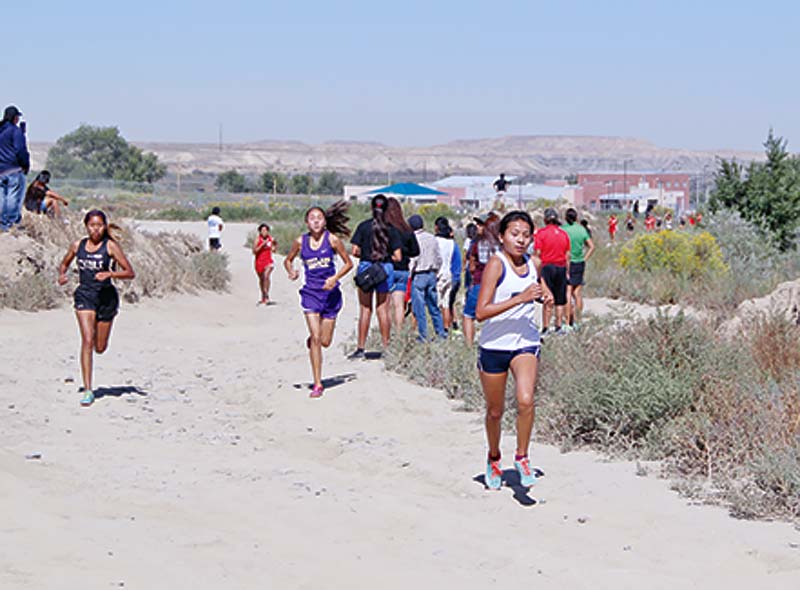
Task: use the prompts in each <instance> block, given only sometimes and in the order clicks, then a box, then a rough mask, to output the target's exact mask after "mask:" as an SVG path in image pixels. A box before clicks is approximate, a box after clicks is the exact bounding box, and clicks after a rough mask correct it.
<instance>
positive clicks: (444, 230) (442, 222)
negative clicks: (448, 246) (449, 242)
mask: <svg viewBox="0 0 800 590" xmlns="http://www.w3.org/2000/svg"><path fill="white" fill-rule="evenodd" d="M433 223H434V225H435V226H436V235H437V236H438V237H440V238H450V239H453V228H452V227H450V222H449V221H448V220H447V217H437V218H436V221H434V222H433Z"/></svg>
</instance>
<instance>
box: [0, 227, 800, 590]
mask: <svg viewBox="0 0 800 590" xmlns="http://www.w3.org/2000/svg"><path fill="white" fill-rule="evenodd" d="M178 225H179V224H155V223H151V224H148V226H149V227H156V226H158V227H162V228H170V227H177V226H178ZM180 227H181V228H183V229H187V230H191V231H195V232H198V233H201V234H202V232H203V225H202V224H180ZM250 229H251V227H250V226H244V225H235V224H229V225H228V226H227V228H226V230H225V234H224V236H223V242H224V243H225V244H226V251H227V252H228V254H229V256H230V257H231V267H232V270H233V277H234V278H233V282H232V290H231V292H230V293H229V294H202V295H199V296H188V295H186V296H174V297H169V298H165V299H161V300H151V301H147V302H145V303H142V304H139V305H136V306H129V305H125V306H124V307H123V309H122V311H121V314H120V316H119V319H118V321H117V323H116V325H115V327H114V333H113V335H112V340H111V345H110V348H109V351H108V352H107V353H106V354H105V355H104V356H103V357H100V358H99V360H98V361H97V367H96V384H97V386H98V387H100V388H104V389H102V390H101V391H104V392H105V394H106V395H104V396H103V397H101V398H100V399H98V400H97V402H96V403H95V405H94V406H93V407H91V408H90V409H82V408H80V407H79V405H78V399H79V395H78V394H76V392H75V391H76V387H77V383H76V382H77V381H79V370H78V365H77V360H76V355H77V353H78V345H79V339H78V331H77V327H76V325H75V320H74V318H73V315H72V312H71V310H70V309H68V308H66V307H65V308H63V309H60V310H56V311H52V312H43V313H37V314H26V313H18V312H9V311H2V312H0V331H1V333H2V336H3V347H2V350H1V351H0V377H1V378H2V382H3V386H2V388H0V416H2V421H1V422H0V424H2V428H0V588H2V589H34V588H36V589H39V588H41V589H48V590H50V589H54V588H84V589H93V588H109V587H125V588H145V589H156V588H165V589H172V588H179V587H185V588H192V589H206V588H208V589H211V588H213V589H218V588H230V589H240V588H241V589H249V588H254V589H255V588H259V589H262V588H312V587H313V588H364V587H369V586H377V587H387V588H396V587H397V588H399V587H413V588H433V587H437V586H446V587H463V588H484V587H486V585H487V584H491V583H492V582H498V583H501V584H532V585H534V586H535V587H539V588H565V589H569V588H592V589H597V588H608V587H612V586H613V587H615V588H650V589H660V588H664V589H667V588H668V589H670V590H674V589H676V588H695V587H696V588H753V587H757V588H787V589H788V588H792V589H796V588H798V587H800V548H798V543H800V534H798V532H797V531H796V530H794V529H793V528H792V527H791V526H790V525H788V524H783V523H756V522H743V521H737V520H734V519H732V518H730V517H729V516H728V515H727V513H726V512H725V510H723V509H721V508H715V507H707V506H693V505H689V503H687V501H686V500H685V499H682V498H681V497H679V496H678V495H677V494H675V493H674V492H672V491H670V490H669V484H668V482H666V481H663V480H660V479H658V478H656V477H654V476H649V477H637V476H636V473H635V472H636V469H635V466H634V465H631V464H630V463H624V462H618V463H609V462H604V461H603V460H602V459H601V458H600V457H598V456H597V455H595V454H592V453H583V452H578V453H571V454H567V455H563V454H560V453H559V452H558V450H557V449H554V448H553V447H550V446H546V445H539V444H537V445H535V448H534V455H533V457H534V463H535V464H536V465H538V466H539V467H541V469H543V470H544V471H545V473H546V476H545V477H544V478H542V479H541V480H540V482H539V483H538V484H537V486H536V487H535V488H534V489H533V490H531V491H530V493H527V494H526V493H525V492H523V491H521V490H519V489H514V488H513V487H504V488H503V490H502V491H500V492H487V491H484V489H483V487H482V485H481V484H480V483H478V482H476V481H474V479H473V478H474V477H475V476H478V475H480V474H481V473H482V469H483V459H484V453H485V447H484V439H483V428H482V421H481V417H480V416H478V415H474V414H465V413H461V412H454V411H453V409H454V406H453V404H452V403H451V402H449V401H447V400H446V399H445V398H444V396H443V395H442V394H441V393H440V392H437V391H434V390H429V389H425V388H421V387H417V386H414V385H411V384H409V383H407V382H406V381H404V380H403V379H402V378H399V377H397V376H394V375H391V374H387V373H386V372H384V371H383V369H382V366H381V364H380V363H378V362H374V361H363V362H355V363H353V362H349V361H347V360H346V359H345V358H344V354H343V352H342V349H341V346H342V343H344V342H345V341H347V340H348V339H349V338H350V336H351V334H352V329H353V326H354V322H355V319H354V318H355V312H356V308H355V300H354V297H353V296H352V294H351V293H349V292H348V293H346V304H345V310H344V312H343V315H342V317H341V320H340V322H339V328H338V331H337V335H336V341H335V343H334V345H333V347H332V348H331V349H330V351H329V352H328V354H327V356H326V360H325V376H326V377H328V378H332V379H335V380H336V381H338V382H340V384H338V385H336V386H333V387H330V388H329V389H328V390H327V391H326V394H325V396H324V397H323V398H322V399H320V400H310V399H309V398H308V394H307V390H306V389H305V384H307V383H308V380H309V376H310V369H309V366H308V360H307V355H306V349H305V346H304V340H305V338H306V332H305V327H304V321H303V318H302V316H301V313H300V311H299V307H298V302H297V295H296V289H297V288H298V287H299V285H296V284H290V283H289V281H288V280H287V279H286V277H285V274H284V273H283V271H282V270H281V269H278V270H276V273H275V276H276V281H275V286H274V290H273V296H274V298H275V300H276V301H277V303H278V304H277V305H274V306H270V307H267V308H264V307H261V308H257V307H256V306H255V302H256V299H257V296H258V292H257V288H256V281H255V276H254V274H253V272H252V261H251V255H250V253H249V252H248V251H247V250H246V249H245V248H243V247H242V244H243V242H244V237H245V235H246V233H247V231H248V230H250ZM67 380H74V381H75V382H71V381H70V382H66V381H67ZM504 449H505V450H506V453H507V454H508V453H511V452H512V451H513V442H512V440H511V439H510V438H509V439H506V440H505V441H504ZM34 452H36V453H41V455H42V456H41V459H31V460H26V458H25V456H26V454H31V453H34ZM123 585H124V586H123Z"/></svg>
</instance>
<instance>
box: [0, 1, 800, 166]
mask: <svg viewBox="0 0 800 590" xmlns="http://www.w3.org/2000/svg"><path fill="white" fill-rule="evenodd" d="M18 6H20V11H21V14H20V13H18V14H17V20H16V22H9V20H8V19H7V18H6V19H4V20H5V21H6V22H5V23H4V24H5V26H4V27H3V33H2V36H3V38H4V42H3V47H4V50H5V59H2V60H0V75H2V80H3V83H2V85H0V102H3V103H4V105H3V106H5V105H7V104H16V105H17V106H19V108H20V109H21V110H22V111H23V113H24V114H25V118H26V120H27V121H28V129H29V140H30V141H46V140H47V141H49V140H55V139H57V138H58V137H60V136H61V135H63V134H65V133H68V132H69V131H71V130H73V129H74V128H75V127H77V126H78V125H79V124H81V123H88V124H92V125H103V126H107V125H113V126H117V127H119V128H120V131H121V132H122V134H123V135H124V136H125V137H126V138H127V139H129V140H133V141H174V142H216V141H217V137H218V133H219V126H220V124H221V125H222V131H223V140H224V141H225V142H226V143H229V142H230V143H233V142H244V141H259V140H269V139H280V140H297V141H303V142H307V143H320V142H323V141H330V140H358V141H376V142H381V143H385V144H388V145H393V146H424V145H436V144H442V143H446V142H448V141H453V140H457V139H472V138H484V137H500V136H506V135H612V136H626V137H637V138H642V139H646V140H649V141H652V142H653V143H655V144H656V145H658V146H661V147H676V148H690V149H721V148H731V149H744V150H760V149H761V144H762V143H763V141H764V139H765V137H766V135H767V132H768V131H769V129H770V127H772V128H774V130H775V133H776V134H777V135H780V136H783V137H785V138H787V139H788V140H789V148H790V149H793V150H794V151H796V150H797V149H798V148H797V147H796V146H797V145H800V113H798V105H800V100H799V99H800V75H798V73H797V62H798V57H800V35H798V34H797V30H796V24H797V23H798V22H800V2H792V1H788V0H786V1H766V2H744V1H738V0H729V1H727V2H721V1H718V0H706V1H702V2H701V1H698V0H693V1H685V0H672V1H661V0H655V1H650V2H646V1H641V2H622V1H614V0H606V1H604V2H598V1H596V0H595V1H570V0H561V1H560V2H559V1H553V0H551V1H549V2H540V1H534V0H529V1H527V2H524V1H523V2H503V1H493V2H487V1H486V0H484V1H481V2H473V1H472V0H459V1H455V0H443V1H439V2H436V1H434V0H428V1H427V2H422V1H417V0H404V1H403V2H381V1H380V0H373V1H371V2H362V1H355V2H348V1H347V0H340V1H338V2H332V1H330V0H329V1H302V0H295V1H294V2H288V1H283V2H271V1H260V2H242V1H236V0H227V1H224V2H221V1H219V0H216V1H214V2H207V1H205V0H195V1H193V2H183V1H176V2H167V1H165V0H162V1H160V2H155V1H152V0H138V1H137V2H126V3H116V2H108V1H107V0H104V1H102V2H100V1H85V2H82V1H80V0H75V1H73V2H51V1H46V2H41V1H37V0H32V1H31V2H28V3H24V4H20V5H18ZM12 21H13V19H12ZM793 140H794V142H796V143H794V142H793Z"/></svg>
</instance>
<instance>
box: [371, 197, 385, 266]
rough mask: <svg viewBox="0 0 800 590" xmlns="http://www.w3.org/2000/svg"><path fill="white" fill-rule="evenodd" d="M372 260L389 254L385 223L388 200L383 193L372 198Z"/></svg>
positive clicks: (378, 259) (374, 260)
mask: <svg viewBox="0 0 800 590" xmlns="http://www.w3.org/2000/svg"><path fill="white" fill-rule="evenodd" d="M371 205H372V260H373V262H380V261H381V260H384V259H385V258H386V257H387V256H388V254H389V225H388V224H387V223H386V207H387V205H388V200H387V199H386V197H385V196H384V195H375V196H374V197H373V198H372V203H371Z"/></svg>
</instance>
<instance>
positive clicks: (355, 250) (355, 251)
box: [350, 244, 361, 260]
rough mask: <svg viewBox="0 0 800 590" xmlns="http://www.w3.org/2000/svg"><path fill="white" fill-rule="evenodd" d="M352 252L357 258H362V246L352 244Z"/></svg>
mask: <svg viewBox="0 0 800 590" xmlns="http://www.w3.org/2000/svg"><path fill="white" fill-rule="evenodd" d="M350 254H352V255H353V256H354V257H355V258H358V259H359V260H360V259H361V246H356V245H355V244H351V246H350Z"/></svg>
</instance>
